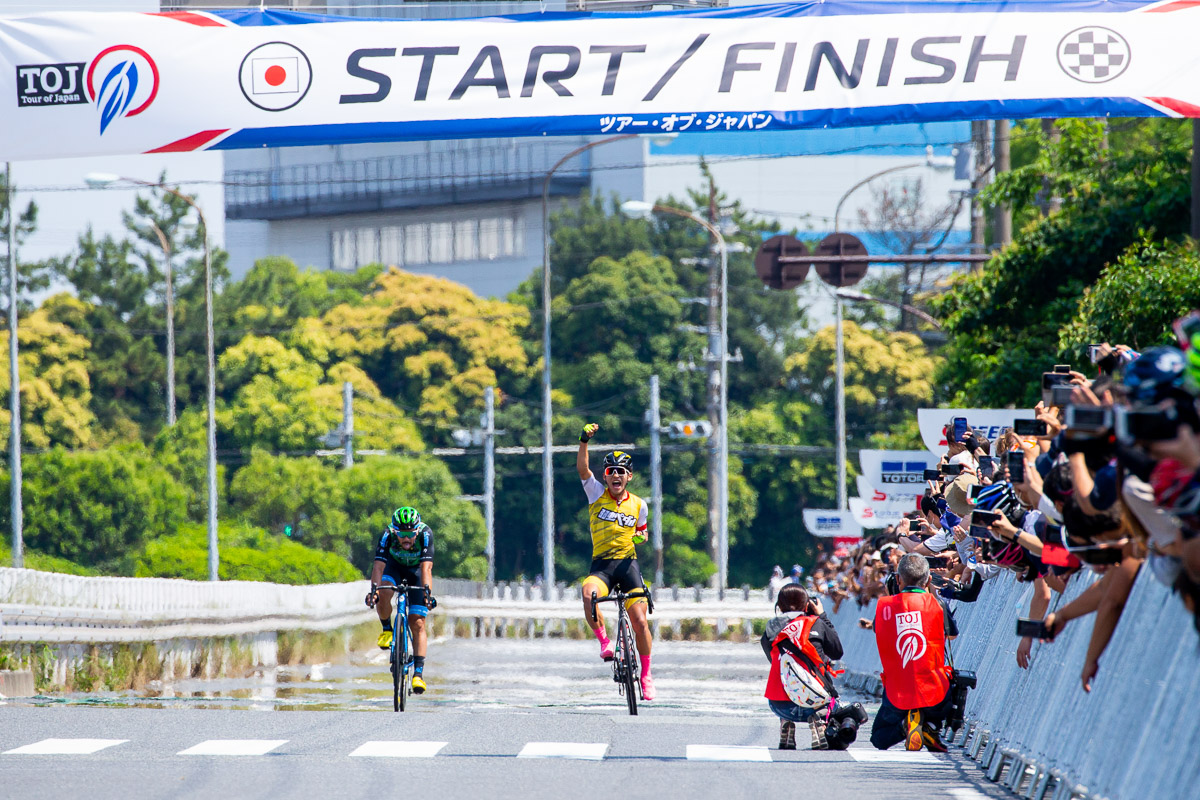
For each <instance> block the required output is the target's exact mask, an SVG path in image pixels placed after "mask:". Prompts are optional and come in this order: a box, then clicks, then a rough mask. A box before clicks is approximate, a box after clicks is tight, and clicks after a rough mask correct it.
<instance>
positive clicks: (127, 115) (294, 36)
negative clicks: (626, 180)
mask: <svg viewBox="0 0 1200 800" xmlns="http://www.w3.org/2000/svg"><path fill="white" fill-rule="evenodd" d="M1198 29H1200V4H1197V2H1195V0H1167V1H1166V2H1157V3H1145V2H1135V1H1133V0H1105V1H1103V2H1098V1H1097V2H1093V1H1089V0H1085V1H1082V2H1076V1H1075V0H1057V1H1056V2H1044V1H1043V2H1020V1H1018V2H1005V3H991V2H986V0H984V1H982V2H963V3H954V2H945V1H944V0H939V1H938V2H928V1H927V2H854V1H852V0H829V2H808V3H795V4H780V5H765V6H745V7H738V8H721V9H707V10H699V11H677V12H674V11H673V12H652V13H648V14H638V15H621V14H591V13H550V14H528V15H520V16H514V17H493V18H486V19H463V20H443V21H438V20H432V21H382V20H365V19H361V18H353V19H351V18H337V17H327V16H315V15H305V14H299V13H295V12H289V11H261V10H235V11H225V12H214V13H208V12H186V11H184V12H167V13H157V14H136V13H116V12H112V13H47V14H40V15H34V16H24V17H5V18H2V19H0V120H3V124H2V125H0V160H4V159H30V158H46V157H60V156H61V157H67V156H81V155H91V154H109V153H113V154H116V153H143V152H178V151H188V150H203V149H209V148H244V147H261V146H287V145H309V144H343V143H350V142H372V141H395V140H401V139H430V138H470V137H489V136H531V135H542V134H596V135H601V134H621V133H627V134H634V133H659V132H670V133H682V132H695V131H745V132H750V131H762V130H767V131H770V130H781V129H789V128H809V127H835V126H850V125H877V124H886V123H897V122H923V121H929V120H944V119H980V118H992V117H994V118H1017V117H1068V116H1170V117H1181V116H1197V115H1200V60H1198V59H1196V58H1195V57H1194V55H1195V48H1196V40H1195V32H1196V31H1197V30H1198Z"/></svg>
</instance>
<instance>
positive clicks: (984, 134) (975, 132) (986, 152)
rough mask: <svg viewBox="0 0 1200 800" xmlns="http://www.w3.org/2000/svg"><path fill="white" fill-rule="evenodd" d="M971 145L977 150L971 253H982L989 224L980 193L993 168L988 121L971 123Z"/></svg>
mask: <svg viewBox="0 0 1200 800" xmlns="http://www.w3.org/2000/svg"><path fill="white" fill-rule="evenodd" d="M971 145H972V147H973V149H974V150H975V168H974V172H973V173H972V179H971V251H972V252H975V253H982V252H983V251H984V248H985V242H984V239H985V237H986V231H987V223H986V221H985V219H984V216H983V202H982V201H981V200H980V199H979V193H980V192H981V191H983V188H984V187H985V186H987V176H988V172H989V171H990V170H991V166H992V163H991V162H992V158H991V153H990V150H991V148H990V147H989V146H988V124H987V121H986V120H976V121H974V122H972V123H971Z"/></svg>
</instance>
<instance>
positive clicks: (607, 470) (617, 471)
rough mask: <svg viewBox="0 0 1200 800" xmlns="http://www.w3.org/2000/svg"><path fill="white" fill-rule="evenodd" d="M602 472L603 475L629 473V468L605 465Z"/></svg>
mask: <svg viewBox="0 0 1200 800" xmlns="http://www.w3.org/2000/svg"><path fill="white" fill-rule="evenodd" d="M604 474H605V475H629V474H631V473H630V472H629V470H627V469H625V468H624V467H605V468H604Z"/></svg>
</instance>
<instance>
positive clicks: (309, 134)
mask: <svg viewBox="0 0 1200 800" xmlns="http://www.w3.org/2000/svg"><path fill="white" fill-rule="evenodd" d="M1165 116H1168V115H1167V114H1165V113H1163V112H1161V111H1159V110H1158V109H1157V108H1155V107H1153V106H1150V105H1147V104H1146V103H1143V102H1140V101H1138V100H1136V99H1134V98H1132V97H1071V98H1037V99H1029V100H976V101H969V102H959V103H922V104H919V105H911V104H909V105H895V106H872V107H870V108H825V109H817V110H810V111H773V112H761V111H760V112H756V113H755V112H748V111H736V112H716V111H714V112H711V113H708V112H704V113H698V114H688V113H685V114H679V113H672V114H631V115H628V116H615V115H614V116H611V117H609V116H596V115H577V116H564V117H508V118H501V119H452V120H420V121H412V122H361V123H343V124H334V125H300V126H291V127H279V128H245V129H243V130H240V131H238V132H237V133H234V134H232V135H230V136H228V137H226V138H225V139H223V140H222V141H221V142H219V143H218V144H216V145H213V147H212V148H210V149H213V150H236V149H240V148H247V147H295V146H302V145H317V144H355V143H365V142H399V141H421V140H427V139H477V138H484V137H489V136H544V135H549V136H566V135H579V134H583V135H604V134H614V133H645V134H651V135H652V134H655V133H658V132H662V131H678V132H681V133H682V132H684V131H687V132H691V133H703V132H704V131H706V130H708V131H722V132H725V131H736V130H743V131H749V130H785V129H801V128H823V127H854V126H859V125H888V124H893V123H898V122H929V121H935V120H969V119H1023V118H1028V117H1165ZM689 117H691V118H692V120H691V122H690V123H689V124H688V125H687V127H684V123H685V122H687V120H688V118H689ZM749 117H754V118H755V119H756V120H757V121H758V122H762V121H765V122H766V124H765V125H763V127H761V128H755V127H754V125H755V124H757V123H756V122H751V123H749V124H747V125H744V126H741V127H739V124H740V123H742V122H744V121H745V120H746V119H747V118H749ZM728 121H732V124H726V123H727V122H728ZM668 122H670V123H671V124H670V125H668V124H667V123H668ZM710 123H711V124H712V127H707V126H708V125H709V124H710Z"/></svg>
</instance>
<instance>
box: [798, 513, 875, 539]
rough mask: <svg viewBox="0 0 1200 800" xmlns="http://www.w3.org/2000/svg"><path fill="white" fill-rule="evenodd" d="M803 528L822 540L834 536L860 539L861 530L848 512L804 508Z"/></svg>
mask: <svg viewBox="0 0 1200 800" xmlns="http://www.w3.org/2000/svg"><path fill="white" fill-rule="evenodd" d="M804 527H805V528H807V529H808V532H809V533H811V534H812V535H813V536H819V537H822V538H833V537H836V536H844V537H847V538H854V539H861V538H862V528H861V527H860V526H859V525H858V524H857V523H856V522H854V520H853V519H852V518H851V516H850V512H849V511H837V510H835V509H820V508H806V509H804Z"/></svg>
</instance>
